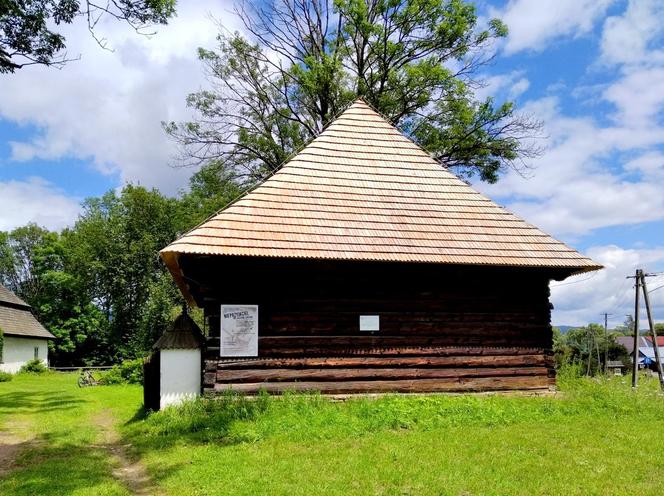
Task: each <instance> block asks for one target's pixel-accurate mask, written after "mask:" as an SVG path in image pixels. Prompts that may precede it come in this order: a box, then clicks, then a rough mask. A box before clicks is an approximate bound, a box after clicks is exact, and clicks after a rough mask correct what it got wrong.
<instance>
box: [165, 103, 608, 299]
mask: <svg viewBox="0 0 664 496" xmlns="http://www.w3.org/2000/svg"><path fill="white" fill-rule="evenodd" d="M376 129H380V130H382V131H384V132H381V133H376V132H375V130H376ZM372 131H374V132H372ZM328 133H329V135H328ZM390 135H393V137H392V139H389V138H390ZM404 143H410V145H408V146H407V147H406V145H405V144H404ZM393 167H394V169H392V168H393ZM393 170H394V173H392V171H393ZM263 193H264V194H265V195H267V196H268V197H269V199H270V201H268V202H265V201H262V199H263V196H264V195H263ZM254 195H255V196H254ZM303 198H307V200H303ZM253 199H256V201H253ZM309 199H311V200H309ZM475 199H477V201H475ZM243 200H246V201H243ZM395 200H399V201H395ZM471 200H473V205H472V209H471V210H469V209H468V208H465V203H467V202H468V201H471ZM399 202H405V203H413V207H412V208H406V209H404V208H403V205H401V206H400V204H399ZM498 210H499V211H500V216H499V217H500V219H499V220H498V217H497V215H498V212H497V211H498ZM218 221H220V222H221V224H220V225H219V226H218V227H214V226H216V223H217V222H218ZM247 222H251V229H250V231H251V233H252V234H251V235H249V234H248V232H247V229H243V227H242V226H243V225H244V224H245V223H247ZM286 224H287V225H288V226H289V227H288V228H286V227H285V225H286ZM297 226H300V228H299V229H298V228H297ZM213 227H214V231H213V232H211V231H210V229H211V228H213ZM346 227H349V228H348V229H346ZM351 227H352V229H351ZM414 228H416V230H417V231H418V232H421V233H424V234H422V235H419V234H418V235H415V234H413V233H412V232H411V231H413V229H414ZM498 229H499V230H500V232H498ZM484 233H491V234H495V235H494V236H488V235H487V236H485V237H486V239H482V237H483V235H484ZM438 234H440V235H438ZM528 234H537V236H528ZM540 234H541V235H540ZM446 240H448V241H454V242H448V241H446ZM453 246H454V248H453ZM508 248H509V249H508ZM160 253H161V256H162V258H163V259H164V261H165V262H166V264H167V266H168V267H169V270H170V271H171V272H172V274H173V275H174V277H175V278H176V281H178V284H179V285H180V288H181V289H182V291H183V293H184V294H185V295H187V294H188V289H187V285H186V282H185V281H184V279H183V278H182V275H181V273H180V272H179V271H180V269H179V262H178V257H179V256H180V255H181V254H192V255H193V254H207V255H227V256H230V255H233V256H235V255H237V256H255V257H281V258H293V257H294V258H309V259H337V260H375V261H391V262H410V263H414V262H425V263H447V264H469V265H496V266H528V267H532V266H539V267H542V268H548V269H554V268H555V269H560V270H563V271H564V272H563V274H564V275H569V274H572V273H576V272H585V271H589V270H595V269H598V268H600V267H601V266H600V265H598V264H596V263H595V262H593V261H592V260H591V259H590V258H588V257H586V256H584V255H582V254H580V253H578V252H577V251H576V250H573V249H571V248H570V247H569V246H567V245H566V244H565V243H562V242H561V241H559V240H557V239H555V238H553V237H551V236H550V235H548V234H546V233H544V232H543V231H541V230H540V229H538V228H537V227H536V226H534V225H532V224H530V223H528V222H526V221H525V220H524V219H522V218H520V217H519V216H517V215H515V214H513V213H512V212H510V211H509V210H507V209H505V208H504V207H503V206H501V205H499V204H498V203H496V202H494V201H492V200H491V199H490V198H488V197H487V196H485V195H483V194H482V193H481V192H479V191H478V190H476V189H475V188H473V187H472V186H471V185H470V184H468V183H467V182H466V181H463V180H462V179H461V178H459V177H458V176H457V175H455V174H453V173H451V172H450V171H449V170H448V169H447V168H446V167H445V166H444V165H442V164H440V162H438V161H436V160H435V158H434V157H432V156H431V154H429V153H427V152H426V151H425V150H424V149H423V148H422V147H421V146H420V145H418V144H417V143H416V142H415V141H414V140H413V139H412V138H411V137H410V136H408V135H407V134H404V133H403V132H402V131H400V130H399V129H398V128H397V127H396V126H395V125H394V124H393V123H391V122H390V121H389V119H387V118H386V117H385V116H383V115H382V114H381V113H380V112H378V111H376V110H375V109H374V108H373V107H371V105H370V104H368V103H367V102H366V101H365V100H364V99H363V98H361V97H360V98H356V99H355V100H354V101H353V103H351V104H350V105H348V106H347V107H346V108H345V109H344V110H343V111H342V112H340V113H339V115H338V116H337V117H336V118H335V119H334V120H331V121H330V122H329V123H328V124H327V125H326V126H325V127H324V129H323V130H322V131H321V132H320V133H319V134H318V135H317V136H316V137H314V138H313V139H312V140H311V141H309V142H308V143H307V144H306V145H305V146H303V147H302V148H301V149H300V150H299V151H298V152H297V153H295V152H294V153H293V154H291V156H289V158H288V160H287V161H286V162H285V163H284V165H283V166H282V167H281V168H279V169H278V170H276V171H274V172H272V173H271V174H270V175H269V176H268V177H267V178H266V179H265V180H264V181H263V182H262V183H260V184H256V185H254V186H253V187H252V188H249V189H247V190H246V191H244V192H243V193H242V194H241V195H239V196H238V197H237V198H235V199H234V200H233V201H232V202H231V203H229V204H227V205H226V206H225V207H224V208H222V209H221V210H219V211H218V212H216V213H215V214H214V215H212V216H210V217H209V218H208V219H207V220H206V221H204V222H202V223H201V224H199V225H198V226H196V227H195V228H194V229H191V230H190V231H188V232H187V233H186V234H184V235H182V236H181V237H179V238H178V239H177V240H176V241H175V242H173V243H171V244H170V245H169V246H167V247H166V248H164V249H163V250H161V252H160ZM556 277H558V276H556ZM561 277H562V276H561Z"/></svg>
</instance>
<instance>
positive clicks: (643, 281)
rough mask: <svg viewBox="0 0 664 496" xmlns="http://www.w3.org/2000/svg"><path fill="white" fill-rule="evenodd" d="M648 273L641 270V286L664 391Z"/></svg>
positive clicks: (658, 371)
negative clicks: (647, 283) (649, 293)
mask: <svg viewBox="0 0 664 496" xmlns="http://www.w3.org/2000/svg"><path fill="white" fill-rule="evenodd" d="M647 276H648V274H644V273H643V272H641V286H642V287H643V300H644V301H645V303H646V312H647V313H648V325H649V326H650V335H651V337H652V345H653V347H654V349H655V361H656V362H657V375H658V377H659V385H660V387H661V388H662V391H664V374H662V361H661V359H660V357H659V345H658V344H657V331H656V330H655V322H654V321H653V318H652V311H651V309H650V297H649V296H648V286H647V285H646V277H647Z"/></svg>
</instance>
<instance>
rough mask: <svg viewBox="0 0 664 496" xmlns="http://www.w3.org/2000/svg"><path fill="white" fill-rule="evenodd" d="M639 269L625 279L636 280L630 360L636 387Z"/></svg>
mask: <svg viewBox="0 0 664 496" xmlns="http://www.w3.org/2000/svg"><path fill="white" fill-rule="evenodd" d="M641 274H643V271H642V270H641V269H636V273H635V275H633V276H628V277H627V279H632V278H634V281H635V282H636V285H635V288H636V291H635V293H634V359H633V360H632V387H633V388H636V386H637V383H638V380H639V290H640V289H641Z"/></svg>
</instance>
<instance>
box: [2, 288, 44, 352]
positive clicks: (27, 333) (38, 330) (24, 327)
mask: <svg viewBox="0 0 664 496" xmlns="http://www.w3.org/2000/svg"><path fill="white" fill-rule="evenodd" d="M0 329H2V332H3V333H4V334H5V335H7V336H19V337H28V338H46V339H53V338H55V336H54V335H53V334H51V333H50V332H48V331H47V330H46V329H45V328H44V326H42V325H41V324H40V323H39V321H38V320H37V319H36V318H35V317H34V315H32V311H31V310H30V305H28V304H27V303H26V302H24V301H23V300H22V299H20V298H19V297H18V296H16V295H15V294H14V293H12V292H11V291H9V290H8V289H7V288H5V287H4V286H3V285H2V284H0Z"/></svg>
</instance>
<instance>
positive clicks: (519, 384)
mask: <svg viewBox="0 0 664 496" xmlns="http://www.w3.org/2000/svg"><path fill="white" fill-rule="evenodd" d="M550 386H551V382H550V380H549V379H547V378H546V377H540V376H513V377H479V378H477V377H475V378H440V379H417V380H400V381H347V382H315V381H311V382H279V383H276V382H268V383H246V384H226V383H218V384H215V386H214V389H215V391H216V392H223V391H227V390H233V391H237V392H240V393H245V394H257V393H258V392H259V391H266V392H269V393H283V392H285V391H319V392H321V393H323V394H353V393H386V392H394V393H432V392H456V391H505V390H534V389H541V390H544V389H548V388H549V387H550Z"/></svg>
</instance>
